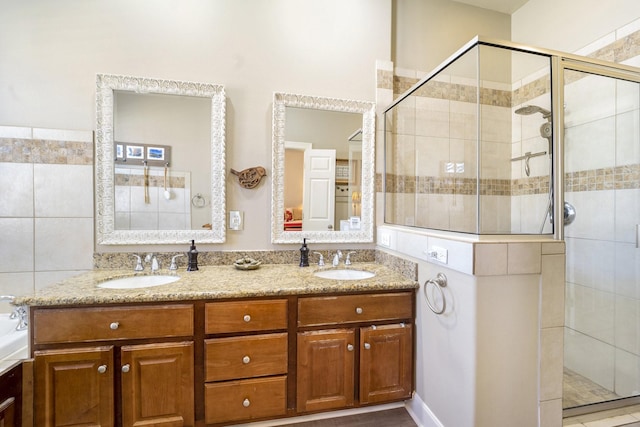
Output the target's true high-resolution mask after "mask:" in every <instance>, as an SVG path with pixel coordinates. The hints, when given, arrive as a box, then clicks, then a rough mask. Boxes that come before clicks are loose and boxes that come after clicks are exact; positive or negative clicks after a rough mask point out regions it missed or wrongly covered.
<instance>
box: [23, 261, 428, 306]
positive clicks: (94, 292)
mask: <svg viewBox="0 0 640 427" xmlns="http://www.w3.org/2000/svg"><path fill="white" fill-rule="evenodd" d="M331 268H332V267H323V268H322V269H323V270H330V269H331ZM340 268H345V267H342V266H341V267H340ZM348 268H350V269H354V270H366V271H371V272H374V273H375V276H374V277H372V278H369V279H362V280H333V279H321V278H318V277H315V276H314V275H313V273H315V272H316V271H318V270H319V269H320V267H317V266H311V267H305V268H300V267H298V266H297V265H290V264H266V265H265V264H263V265H261V266H260V268H258V269H256V270H248V271H242V270H237V269H236V268H234V266H233V265H224V266H203V267H200V269H199V270H198V271H185V270H184V269H182V270H179V271H177V272H171V273H170V272H169V271H168V270H161V271H159V272H158V273H157V274H164V275H166V274H177V275H178V276H180V280H178V281H177V282H173V283H169V284H166V285H160V286H153V287H148V288H139V289H103V288H99V287H97V285H98V284H99V283H101V282H104V281H107V280H110V279H114V278H122V277H128V276H135V275H145V274H147V275H148V274H150V272H149V271H148V270H147V271H145V272H139V273H137V272H134V271H132V270H117V269H116V270H111V269H98V270H93V271H90V272H88V273H84V274H81V275H78V276H74V277H71V278H69V279H66V280H64V281H62V282H59V283H57V284H55V285H51V286H48V287H46V288H43V289H41V290H38V291H36V293H35V294H34V295H27V296H21V297H17V298H16V300H15V304H16V305H28V306H64V305H82V304H86V305H90V304H112V303H135V302H167V301H185V300H199V299H222V298H245V297H266V296H278V295H303V294H305V295H307V294H323V293H348V292H367V291H393V290H402V289H416V288H418V286H419V285H418V283H417V282H416V281H415V280H411V279H408V278H406V277H404V276H402V275H400V274H398V273H396V272H394V271H393V270H391V269H390V268H388V267H385V266H384V265H381V264H377V263H354V264H352V265H351V266H349V267H348Z"/></svg>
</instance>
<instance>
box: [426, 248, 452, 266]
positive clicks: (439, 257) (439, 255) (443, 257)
mask: <svg viewBox="0 0 640 427" xmlns="http://www.w3.org/2000/svg"><path fill="white" fill-rule="evenodd" d="M427 255H428V256H429V259H433V260H436V261H438V262H441V263H443V264H446V263H447V262H448V261H449V251H447V250H446V249H445V248H441V247H438V246H432V247H431V249H429V250H428V251H427Z"/></svg>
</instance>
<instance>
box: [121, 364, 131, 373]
mask: <svg viewBox="0 0 640 427" xmlns="http://www.w3.org/2000/svg"><path fill="white" fill-rule="evenodd" d="M130 370H131V365H129V364H128V363H127V364H126V365H123V366H122V372H124V373H125V374H126V373H127V372H129V371H130Z"/></svg>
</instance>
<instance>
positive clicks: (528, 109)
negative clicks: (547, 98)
mask: <svg viewBox="0 0 640 427" xmlns="http://www.w3.org/2000/svg"><path fill="white" fill-rule="evenodd" d="M535 113H540V114H542V117H544V118H545V119H551V111H549V110H545V109H544V108H542V107H538V106H537V105H525V106H524V107H520V108H518V109H517V110H516V114H519V115H521V116H528V115H530V114H535Z"/></svg>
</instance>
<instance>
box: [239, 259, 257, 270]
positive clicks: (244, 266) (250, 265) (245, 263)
mask: <svg viewBox="0 0 640 427" xmlns="http://www.w3.org/2000/svg"><path fill="white" fill-rule="evenodd" d="M260 264H262V261H258V260H256V259H253V258H249V257H244V258H240V259H237V260H235V262H234V263H233V266H234V267H235V268H237V269H238V270H256V269H258V268H260Z"/></svg>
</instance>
